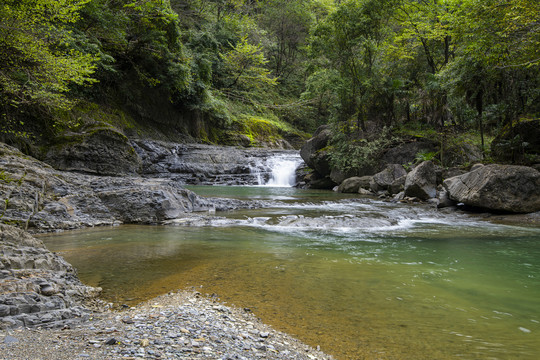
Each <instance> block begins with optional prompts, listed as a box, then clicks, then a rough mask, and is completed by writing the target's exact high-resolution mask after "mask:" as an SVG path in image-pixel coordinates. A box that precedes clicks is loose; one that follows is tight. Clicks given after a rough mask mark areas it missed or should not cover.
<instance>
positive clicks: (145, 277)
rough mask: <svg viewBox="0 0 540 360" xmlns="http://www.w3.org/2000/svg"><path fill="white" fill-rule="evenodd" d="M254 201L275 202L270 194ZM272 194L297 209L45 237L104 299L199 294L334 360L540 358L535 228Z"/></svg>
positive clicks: (539, 253) (244, 191) (538, 237)
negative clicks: (194, 289)
mask: <svg viewBox="0 0 540 360" xmlns="http://www.w3.org/2000/svg"><path fill="white" fill-rule="evenodd" d="M218 190H219V191H224V190H226V191H230V192H231V193H232V195H231V196H234V197H238V198H252V197H253V195H252V192H253V191H254V188H240V187H238V188H227V189H208V188H203V189H201V192H206V193H207V195H208V194H213V195H218V194H216V193H215V192H216V191H218ZM261 191H262V194H261V195H260V196H262V197H264V198H266V199H273V196H274V195H272V191H274V192H275V191H276V190H270V189H265V190H261ZM280 191H284V192H285V193H283V192H280V194H281V195H282V196H283V195H284V194H285V195H286V196H287V197H288V198H294V199H295V200H294V201H290V200H287V201H280V202H277V203H276V204H277V205H276V207H275V208H272V209H259V210H252V211H238V212H231V213H225V214H217V215H219V216H220V217H221V218H220V219H219V220H215V221H213V222H212V221H211V222H210V223H209V224H210V225H209V226H204V227H185V226H168V227H151V226H148V227H142V226H122V227H118V228H109V229H106V228H101V229H96V230H86V231H77V232H71V233H65V234H62V235H55V236H51V237H47V238H44V241H45V242H46V243H47V245H48V246H49V247H50V248H51V249H52V250H54V251H60V252H61V253H62V254H63V255H64V256H65V257H66V258H67V259H68V261H70V262H72V263H73V264H74V265H75V266H76V267H77V268H78V269H79V273H80V276H81V278H82V279H83V280H84V281H86V282H87V283H89V284H90V285H99V286H102V287H104V289H105V296H106V297H107V298H108V299H110V300H111V301H115V302H117V303H125V302H130V303H134V302H137V301H140V300H142V299H146V298H149V297H152V296H155V295H158V294H160V293H163V292H165V291H168V290H171V289H177V288H182V287H186V286H199V285H203V286H204V287H203V292H207V293H210V294H211V293H217V294H218V295H219V296H220V297H221V298H222V299H223V300H225V301H228V302H231V303H233V304H236V305H238V306H241V307H249V308H251V309H253V311H254V312H255V313H256V314H257V315H258V316H260V317H261V318H263V320H264V321H266V322H268V323H271V324H273V325H274V326H275V327H277V328H279V329H282V330H284V331H287V332H290V333H291V334H293V335H297V336H298V337H300V338H302V339H303V340H305V341H307V342H309V343H310V344H312V345H318V344H320V345H321V347H322V349H323V350H325V351H327V352H329V353H332V354H335V355H336V356H337V357H338V358H342V359H375V358H377V359H435V358H436V359H447V358H448V359H449V358H455V357H462V358H467V359H470V358H482V359H485V358H500V359H509V358H512V359H536V358H537V355H538V354H540V344H539V342H538V341H536V339H537V336H538V335H537V334H538V332H539V331H540V324H539V321H540V303H539V299H540V280H539V279H540V260H539V259H540V229H538V228H525V227H518V226H504V225H494V224H489V223H486V222H480V221H477V220H474V219H470V218H467V217H465V216H462V215H455V214H442V213H438V212H436V211H434V210H432V209H429V208H425V207H422V206H417V207H414V208H410V207H405V206H402V205H393V204H387V203H383V202H379V201H372V200H368V199H354V198H353V199H347V198H345V199H343V198H340V197H339V196H337V195H335V194H332V193H321V192H302V191H296V190H293V189H281V190H280ZM219 195H222V194H219Z"/></svg>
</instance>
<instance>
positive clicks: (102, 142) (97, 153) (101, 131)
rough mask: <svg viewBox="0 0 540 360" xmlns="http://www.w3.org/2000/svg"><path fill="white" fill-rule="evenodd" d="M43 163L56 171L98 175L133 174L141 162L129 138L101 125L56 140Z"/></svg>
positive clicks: (138, 169) (105, 125)
mask: <svg viewBox="0 0 540 360" xmlns="http://www.w3.org/2000/svg"><path fill="white" fill-rule="evenodd" d="M100 124H101V125H100ZM45 162H47V163H49V164H50V165H51V166H53V167H54V168H56V169H58V170H65V171H79V172H85V173H93V174H99V175H123V174H134V173H137V172H139V171H140V168H141V159H140V158H139V156H138V155H137V153H136V152H135V150H134V148H133V146H131V144H130V142H129V140H128V138H127V137H126V136H125V135H124V134H122V133H121V132H119V131H117V130H116V129H114V128H111V127H110V126H108V125H107V124H103V123H96V124H95V126H93V127H92V128H91V129H86V130H85V131H84V132H79V133H66V134H63V135H62V136H61V137H59V138H57V139H56V144H55V145H53V146H51V147H50V148H49V150H48V151H47V154H46V156H45Z"/></svg>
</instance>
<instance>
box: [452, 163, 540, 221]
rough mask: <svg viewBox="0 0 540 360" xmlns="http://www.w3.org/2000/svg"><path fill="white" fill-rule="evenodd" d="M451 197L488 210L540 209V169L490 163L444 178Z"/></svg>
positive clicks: (518, 210)
mask: <svg viewBox="0 0 540 360" xmlns="http://www.w3.org/2000/svg"><path fill="white" fill-rule="evenodd" d="M444 187H445V188H446V190H447V191H448V194H449V197H450V199H452V200H454V201H456V202H462V203H464V204H466V205H469V206H474V207H479V208H484V209H488V210H497V211H506V212H514V213H528V212H535V211H539V210H540V172H538V171H537V170H535V169H533V168H530V167H526V166H517V165H486V166H482V167H479V168H477V169H476V170H475V171H471V172H468V173H466V174H464V175H461V176H456V177H453V178H450V179H447V180H445V181H444Z"/></svg>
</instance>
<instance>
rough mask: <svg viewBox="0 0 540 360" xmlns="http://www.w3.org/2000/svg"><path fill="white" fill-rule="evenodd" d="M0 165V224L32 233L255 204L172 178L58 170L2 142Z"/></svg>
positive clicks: (147, 220) (158, 220) (160, 219)
mask: <svg viewBox="0 0 540 360" xmlns="http://www.w3.org/2000/svg"><path fill="white" fill-rule="evenodd" d="M0 168H1V169H2V171H3V172H2V177H1V178H0V199H2V200H3V201H2V202H1V203H0V219H1V222H4V223H13V224H16V225H18V226H20V227H22V228H29V229H32V230H33V231H49V230H58V229H74V228H80V227H87V226H97V225H114V224H120V223H142V224H156V223H161V222H163V221H166V220H170V219H174V218H177V217H180V216H182V214H187V213H191V212H193V211H206V210H228V209H234V208H238V207H245V208H249V207H257V204H256V203H254V202H243V201H239V200H230V199H211V200H210V199H206V198H202V197H199V196H197V195H196V194H195V193H193V192H192V191H189V190H186V189H185V188H183V186H182V185H181V184H180V182H178V181H175V180H174V179H167V178H162V179H149V178H141V177H138V176H131V177H130V176H125V177H108V176H94V175H85V174H78V173H69V172H61V171H57V170H54V169H53V168H52V167H50V166H49V165H46V164H44V163H42V162H40V161H38V160H36V159H34V158H31V157H28V156H25V155H23V154H22V153H20V152H19V151H18V150H16V149H14V148H12V147H10V146H7V145H5V144H0Z"/></svg>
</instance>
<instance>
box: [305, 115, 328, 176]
mask: <svg viewBox="0 0 540 360" xmlns="http://www.w3.org/2000/svg"><path fill="white" fill-rule="evenodd" d="M331 134H332V133H331V130H330V127H329V126H328V125H323V126H320V127H319V128H318V129H317V130H316V131H315V133H314V134H313V137H312V138H311V139H309V140H308V141H306V143H305V144H304V146H302V149H300V156H301V157H302V159H303V160H304V161H305V162H306V164H307V165H308V166H309V167H310V168H312V169H314V170H315V171H317V172H318V173H319V175H321V176H328V175H330V171H331V168H330V163H329V156H328V154H327V153H326V151H324V150H323V149H324V148H325V147H326V146H327V145H328V141H329V140H330V137H331Z"/></svg>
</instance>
